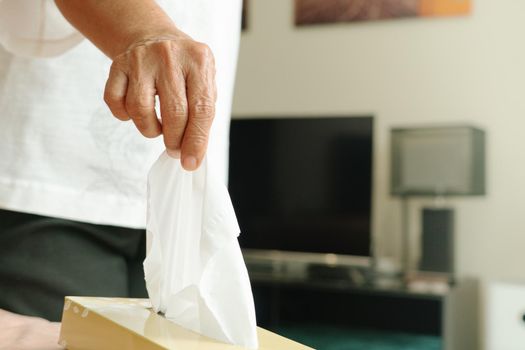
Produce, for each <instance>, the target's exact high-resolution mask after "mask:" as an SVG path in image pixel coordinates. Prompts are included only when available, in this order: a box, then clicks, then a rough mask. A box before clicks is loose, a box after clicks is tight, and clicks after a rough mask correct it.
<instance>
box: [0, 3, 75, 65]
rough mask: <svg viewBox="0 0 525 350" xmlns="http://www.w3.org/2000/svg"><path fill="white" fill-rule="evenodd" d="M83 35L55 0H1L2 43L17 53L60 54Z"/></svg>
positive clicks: (0, 27) (0, 29)
mask: <svg viewBox="0 0 525 350" xmlns="http://www.w3.org/2000/svg"><path fill="white" fill-rule="evenodd" d="M83 38H84V37H83V36H82V34H80V33H79V32H78V31H77V30H76V29H75V28H74V27H73V26H72V25H71V24H69V22H68V21H67V20H66V19H65V18H64V16H62V14H61V13H60V11H59V10H58V8H57V6H56V4H55V2H54V1H53V0H0V45H1V46H3V47H4V48H5V49H6V50H8V51H9V52H12V53H13V54H16V55H21V56H30V57H50V56H57V55H60V54H62V53H64V52H66V51H68V50H69V49H71V48H72V47H74V46H75V45H77V44H78V43H80V42H81V41H82V40H83Z"/></svg>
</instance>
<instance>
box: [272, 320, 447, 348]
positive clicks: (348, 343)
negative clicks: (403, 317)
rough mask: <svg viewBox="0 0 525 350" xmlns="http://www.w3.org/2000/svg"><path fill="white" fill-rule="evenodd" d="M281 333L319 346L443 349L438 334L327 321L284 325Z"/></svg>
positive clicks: (313, 345) (315, 346) (279, 330)
mask: <svg viewBox="0 0 525 350" xmlns="http://www.w3.org/2000/svg"><path fill="white" fill-rule="evenodd" d="M275 331H276V332H277V333H279V334H281V335H283V336H285V337H288V338H290V339H293V340H296V341H298V342H300V343H303V344H305V345H308V346H310V347H313V348H315V349H318V350H363V349H366V350H441V348H442V342H441V338H440V337H437V336H428V335H418V334H407V333H397V332H386V331H374V330H355V329H352V330H348V329H344V328H338V327H331V326H326V325H283V326H280V327H279V328H278V329H276V330H275Z"/></svg>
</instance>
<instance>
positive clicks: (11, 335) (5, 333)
mask: <svg viewBox="0 0 525 350" xmlns="http://www.w3.org/2000/svg"><path fill="white" fill-rule="evenodd" d="M0 325H1V331H0V349H13V350H60V349H63V347H62V346H59V345H58V335H59V333H60V323H55V322H49V321H46V320H44V319H41V318H37V317H29V316H22V315H16V314H13V313H10V312H7V311H4V310H1V309H0Z"/></svg>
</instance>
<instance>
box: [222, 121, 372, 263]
mask: <svg viewBox="0 0 525 350" xmlns="http://www.w3.org/2000/svg"><path fill="white" fill-rule="evenodd" d="M372 145H373V118H372V117H285V118H275V117H272V118H242V119H239V118H234V119H233V120H232V122H231V130H230V158H229V181H228V187H229V191H230V195H231V198H232V202H233V205H234V208H235V212H236V214H237V218H238V221H239V226H240V228H241V235H240V237H239V242H240V244H241V248H243V252H245V256H246V253H248V254H257V253H265V252H266V253H267V252H274V253H275V252H281V253H283V254H280V256H287V255H290V256H294V257H298V256H306V257H308V259H311V258H312V257H316V256H317V257H321V258H323V257H326V256H328V257H332V258H333V257H334V256H339V257H357V258H359V257H369V256H370V254H371V198H372ZM305 254H306V255H305ZM323 259H324V258H323Z"/></svg>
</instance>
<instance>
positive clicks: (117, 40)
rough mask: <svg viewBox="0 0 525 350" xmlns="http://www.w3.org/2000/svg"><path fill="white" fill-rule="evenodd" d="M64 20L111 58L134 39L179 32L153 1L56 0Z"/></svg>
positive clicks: (170, 34)
mask: <svg viewBox="0 0 525 350" xmlns="http://www.w3.org/2000/svg"><path fill="white" fill-rule="evenodd" d="M55 2H56V4H57V6H58V8H59V9H60V11H61V12H62V14H63V15H64V17H66V19H67V20H68V21H69V22H70V23H71V24H72V25H73V26H74V27H75V28H77V29H78V30H79V31H80V32H81V33H82V34H84V36H86V37H87V38H88V39H89V40H90V41H91V42H93V44H95V45H96V46H97V47H98V48H99V49H100V50H101V51H103V52H104V53H105V54H106V55H107V56H109V57H110V58H111V59H114V58H115V56H117V55H119V54H120V53H122V52H124V51H125V50H126V49H127V48H128V47H129V46H130V45H132V44H133V43H135V42H137V41H141V40H144V39H147V38H154V37H159V36H171V37H176V36H178V35H183V34H182V33H180V32H179V31H178V30H177V28H176V27H175V24H174V23H173V22H172V21H171V19H170V18H169V16H168V15H167V14H166V13H165V12H164V11H163V10H162V9H161V8H160V7H159V5H157V3H156V2H155V1H154V0H111V1H107V0H55Z"/></svg>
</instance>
